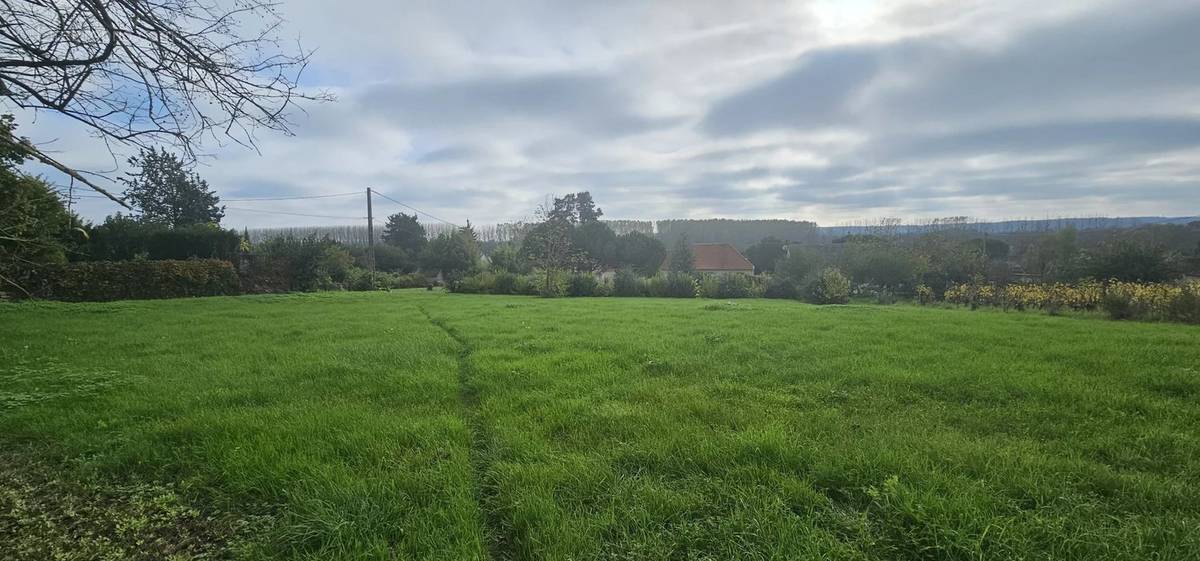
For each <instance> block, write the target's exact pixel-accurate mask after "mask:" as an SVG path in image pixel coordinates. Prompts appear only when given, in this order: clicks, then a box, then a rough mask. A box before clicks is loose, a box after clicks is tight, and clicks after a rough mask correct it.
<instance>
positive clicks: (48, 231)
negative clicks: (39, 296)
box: [0, 115, 76, 292]
mask: <svg viewBox="0 0 1200 561" xmlns="http://www.w3.org/2000/svg"><path fill="white" fill-rule="evenodd" d="M14 128H15V126H14V125H13V123H12V117H11V116H9V115H4V116H0V291H4V290H7V289H15V290H19V291H22V292H23V288H22V287H21V286H20V285H19V284H18V281H17V277H18V276H20V273H21V272H22V271H25V270H29V269H30V268H34V267H37V266H39V265H45V264H50V263H62V262H64V261H66V253H67V249H68V246H69V245H70V243H71V241H70V237H69V236H70V232H71V231H72V229H73V225H74V224H75V222H76V221H75V220H74V217H73V216H71V215H70V214H69V213H68V212H67V209H66V208H65V207H64V206H63V203H62V200H60V199H59V197H58V195H57V194H56V193H55V192H54V190H53V188H52V187H51V186H50V184H49V183H47V182H45V181H44V180H42V179H41V178H38V177H34V176H31V175H28V174H25V173H21V172H20V171H19V170H18V169H17V166H19V165H20V164H21V162H22V161H24V154H23V153H22V152H21V151H20V150H19V148H18V147H17V144H16V139H15V137H14V136H13V133H12V131H13V129H14Z"/></svg>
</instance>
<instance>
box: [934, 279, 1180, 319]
mask: <svg viewBox="0 0 1200 561" xmlns="http://www.w3.org/2000/svg"><path fill="white" fill-rule="evenodd" d="M944 299H945V301H946V302H950V303H954V304H962V305H968V306H971V307H976V306H996V307H1001V308H1005V309H1009V308H1016V309H1025V308H1040V309H1046V310H1059V309H1063V308H1069V309H1072V310H1095V309H1100V308H1104V309H1105V310H1107V311H1109V312H1110V313H1111V314H1112V315H1113V317H1117V318H1135V317H1136V318H1143V319H1167V320H1173V321H1188V322H1194V321H1195V320H1194V319H1193V318H1195V316H1196V314H1197V313H1198V312H1197V310H1196V305H1197V304H1196V303H1197V302H1200V281H1195V280H1193V281H1187V282H1181V283H1136V282H1120V281H1109V282H1106V283H1102V282H1098V281H1084V282H1080V283H1076V284H1064V283H1054V284H1009V285H1000V286H997V285H992V284H989V283H985V282H978V281H977V282H971V283H962V284H955V285H951V286H950V287H949V288H947V289H946V293H945V295H944ZM922 300H923V299H922Z"/></svg>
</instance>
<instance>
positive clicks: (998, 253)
mask: <svg viewBox="0 0 1200 561" xmlns="http://www.w3.org/2000/svg"><path fill="white" fill-rule="evenodd" d="M975 242H976V243H978V244H979V247H980V249H982V250H983V253H984V255H987V258H988V259H990V260H992V261H999V260H1001V259H1006V258H1008V253H1009V251H1011V249H1010V248H1009V246H1008V242H1005V241H1004V240H1001V239H997V238H985V239H981V240H975Z"/></svg>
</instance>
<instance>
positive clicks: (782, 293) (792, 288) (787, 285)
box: [763, 275, 800, 298]
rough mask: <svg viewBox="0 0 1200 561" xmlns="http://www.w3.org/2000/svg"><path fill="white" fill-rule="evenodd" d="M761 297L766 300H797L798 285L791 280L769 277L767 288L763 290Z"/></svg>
mask: <svg viewBox="0 0 1200 561" xmlns="http://www.w3.org/2000/svg"><path fill="white" fill-rule="evenodd" d="M763 296H765V297H767V298H799V297H800V288H799V284H798V283H797V282H796V281H794V280H792V279H791V278H788V277H785V276H782V275H771V277H770V278H769V279H767V286H766V288H765V289H764V290H763Z"/></svg>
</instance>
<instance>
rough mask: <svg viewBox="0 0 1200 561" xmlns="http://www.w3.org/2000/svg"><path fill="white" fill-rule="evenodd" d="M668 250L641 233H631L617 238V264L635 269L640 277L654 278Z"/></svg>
mask: <svg viewBox="0 0 1200 561" xmlns="http://www.w3.org/2000/svg"><path fill="white" fill-rule="evenodd" d="M666 257H667V248H666V247H665V246H663V243H662V242H661V241H659V240H658V238H654V237H651V236H647V235H646V234H643V233H641V232H629V233H628V234H624V235H622V236H618V237H617V257H616V259H617V264H618V265H620V266H623V267H629V268H631V269H633V271H634V272H636V273H637V274H639V275H642V276H644V277H652V276H654V275H656V274H658V270H659V268H661V267H662V264H663V260H664V259H666Z"/></svg>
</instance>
